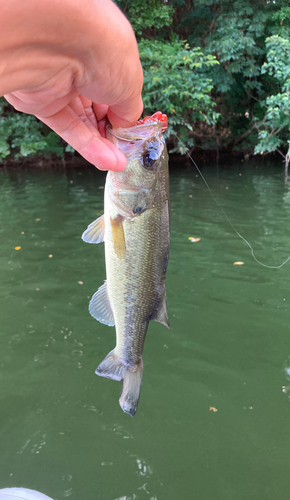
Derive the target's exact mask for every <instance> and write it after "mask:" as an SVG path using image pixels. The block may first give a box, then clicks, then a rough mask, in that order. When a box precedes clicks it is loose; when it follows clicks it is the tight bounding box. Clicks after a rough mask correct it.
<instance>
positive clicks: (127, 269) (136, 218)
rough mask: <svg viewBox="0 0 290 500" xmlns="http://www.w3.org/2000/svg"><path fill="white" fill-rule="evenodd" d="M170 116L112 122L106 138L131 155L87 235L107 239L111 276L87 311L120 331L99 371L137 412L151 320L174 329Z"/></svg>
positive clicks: (125, 406) (110, 182) (109, 180)
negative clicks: (169, 291)
mask: <svg viewBox="0 0 290 500" xmlns="http://www.w3.org/2000/svg"><path fill="white" fill-rule="evenodd" d="M166 126H167V117H166V115H163V114H162V113H161V112H160V111H159V112H157V113H155V114H154V115H152V116H151V117H145V118H143V119H142V120H139V121H138V122H136V124H135V125H133V126H132V127H129V128H126V129H122V128H118V129H112V128H111V127H110V126H109V127H107V138H108V139H109V140H111V141H112V142H113V143H114V144H115V145H116V146H117V147H118V148H119V149H120V150H121V151H123V153H124V154H125V156H126V157H127V166H126V168H125V169H124V170H123V171H122V172H113V171H109V172H108V174H107V177H106V184H105V190H104V215H102V216H101V217H99V218H98V219H97V220H95V221H94V222H92V223H91V224H90V225H89V226H88V228H87V229H86V231H85V232H84V233H83V235H82V239H83V240H84V241H85V242H88V243H100V242H102V241H104V244H105V262H106V280H105V282H104V284H103V285H102V286H101V287H100V288H99V289H98V290H97V292H96V293H95V294H94V295H93V297H92V299H91V301H90V304H89V311H90V313H91V315H92V316H93V317H94V318H95V319H97V320H98V321H100V322H101V323H103V324H105V325H108V326H114V325H115V328H116V347H115V348H114V349H113V350H112V351H111V352H109V354H108V355H107V356H106V357H105V359H104V360H103V361H102V362H101V363H100V364H99V366H98V367H97V369H96V371H95V373H96V374H97V375H100V376H101V377H106V378H109V379H113V380H117V381H123V386H122V392H121V395H120V399H119V404H120V407H121V408H122V410H123V411H124V412H125V413H127V414H129V415H131V416H132V417H133V416H135V414H136V411H137V408H138V403H139V398H140V390H141V384H142V376H143V358H142V353H143V346H144V341H145V336H146V332H147V329H148V324H149V322H150V321H157V322H159V323H161V324H162V325H164V326H166V327H167V328H169V319H168V309H167V300H166V290H165V278H166V270H167V264H168V258H169V212H170V207H169V173H168V154H167V150H166V144H165V140H164V137H163V133H162V132H163V131H164V130H165V129H166Z"/></svg>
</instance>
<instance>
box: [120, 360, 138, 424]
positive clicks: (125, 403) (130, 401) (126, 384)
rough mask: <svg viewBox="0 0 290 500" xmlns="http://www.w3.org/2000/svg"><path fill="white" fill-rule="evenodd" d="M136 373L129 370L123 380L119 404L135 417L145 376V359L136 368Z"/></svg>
mask: <svg viewBox="0 0 290 500" xmlns="http://www.w3.org/2000/svg"><path fill="white" fill-rule="evenodd" d="M134 369H135V371H131V369H127V370H126V372H125V376H124V379H123V389H122V392H121V396H120V399H119V404H120V406H121V408H122V410H123V411H124V412H125V413H128V414H129V415H131V417H134V416H135V415H136V411H137V408H138V403H139V398H140V390H141V384H142V375H143V359H141V361H140V363H139V365H137V366H136V367H134Z"/></svg>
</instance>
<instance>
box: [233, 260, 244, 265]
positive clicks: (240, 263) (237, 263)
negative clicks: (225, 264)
mask: <svg viewBox="0 0 290 500" xmlns="http://www.w3.org/2000/svg"><path fill="white" fill-rule="evenodd" d="M243 264H244V262H242V261H240V260H237V262H234V266H242V265H243Z"/></svg>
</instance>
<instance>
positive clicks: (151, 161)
mask: <svg viewBox="0 0 290 500" xmlns="http://www.w3.org/2000/svg"><path fill="white" fill-rule="evenodd" d="M157 160H158V152H157V151H156V150H155V149H153V148H152V149H151V150H147V151H146V152H145V153H144V154H143V158H142V164H143V167H144V168H146V169H147V170H154V168H155V164H156V161H157Z"/></svg>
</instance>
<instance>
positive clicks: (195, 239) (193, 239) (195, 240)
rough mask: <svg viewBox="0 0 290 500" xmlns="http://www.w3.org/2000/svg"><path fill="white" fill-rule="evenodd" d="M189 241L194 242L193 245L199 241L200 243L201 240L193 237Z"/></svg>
mask: <svg viewBox="0 0 290 500" xmlns="http://www.w3.org/2000/svg"><path fill="white" fill-rule="evenodd" d="M188 239H189V240H190V241H192V243H196V242H197V241H200V238H193V236H190V237H189V238H188Z"/></svg>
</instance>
